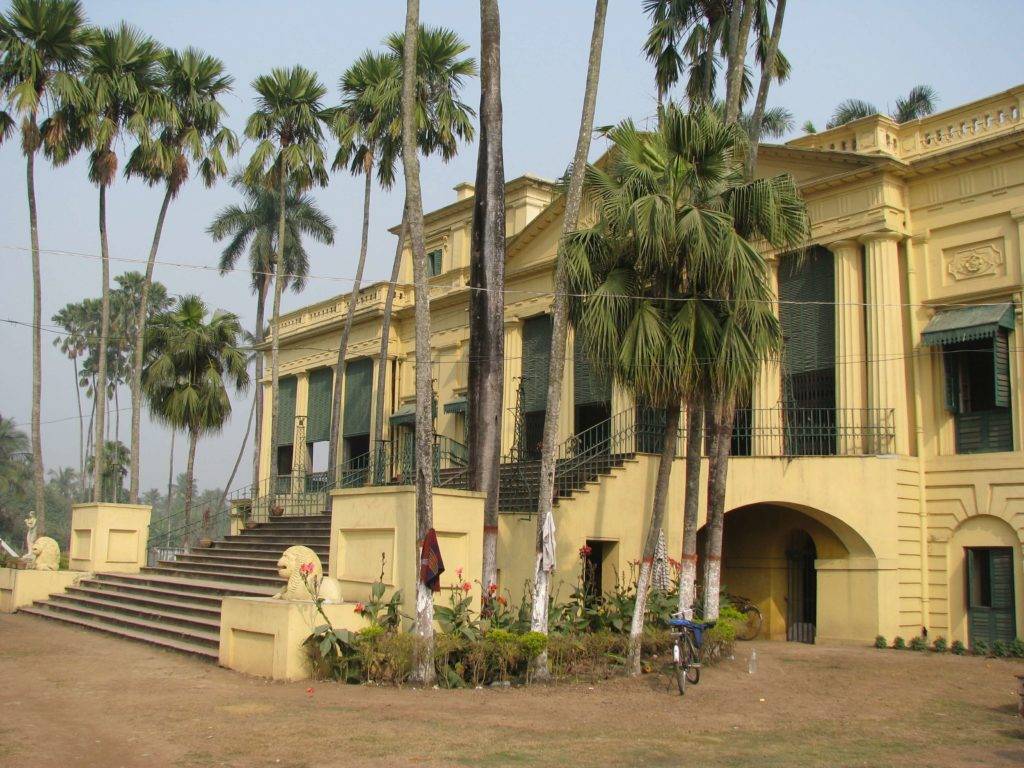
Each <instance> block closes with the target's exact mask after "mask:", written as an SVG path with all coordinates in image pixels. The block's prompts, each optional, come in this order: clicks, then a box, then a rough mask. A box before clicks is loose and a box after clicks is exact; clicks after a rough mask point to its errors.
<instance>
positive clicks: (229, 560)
mask: <svg viewBox="0 0 1024 768" xmlns="http://www.w3.org/2000/svg"><path fill="white" fill-rule="evenodd" d="M280 559H281V553H280V552H259V551H257V552H256V553H246V552H238V551H235V550H231V549H212V548H210V549H193V550H192V551H191V552H189V553H188V554H185V555H175V556H174V560H173V561H168V562H175V563H223V564H224V565H257V566H261V567H264V568H273V569H275V570H276V569H277V561H278V560H280ZM320 562H321V563H323V564H324V568H326V567H327V563H326V562H324V558H322V557H321V558H320Z"/></svg>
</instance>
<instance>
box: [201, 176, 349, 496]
mask: <svg viewBox="0 0 1024 768" xmlns="http://www.w3.org/2000/svg"><path fill="white" fill-rule="evenodd" d="M231 184H232V186H234V187H235V189H237V190H238V191H239V192H240V193H241V195H242V203H241V204H237V203H236V204H232V205H229V206H227V207H225V208H222V209H221V210H220V212H219V213H218V214H217V215H216V217H214V219H213V221H212V222H211V223H210V226H209V227H207V229H206V231H207V233H208V234H209V235H210V236H211V237H213V239H214V240H216V241H218V242H219V241H221V240H227V241H228V243H227V246H225V248H224V250H223V251H221V254H220V262H219V267H220V273H221V274H222V275H224V274H226V273H227V272H228V271H230V270H232V269H234V268H235V265H236V264H237V263H238V260H239V258H240V257H241V256H242V254H243V253H248V256H249V271H250V274H251V276H252V291H253V293H255V294H256V333H255V336H254V345H253V346H255V347H259V346H260V345H261V344H262V343H263V340H264V338H265V334H266V330H267V326H266V308H267V307H266V305H267V293H268V291H269V290H270V287H271V285H272V281H273V278H274V274H275V273H276V271H277V270H276V263H277V255H276V254H277V233H278V226H279V223H280V215H279V211H280V204H279V202H280V201H279V199H278V195H277V192H276V190H272V189H268V188H267V187H266V186H265V185H263V184H247V183H246V181H245V179H244V178H243V176H242V175H241V174H239V175H236V176H235V177H234V178H233V179H232V180H231ZM284 211H285V238H284V272H283V273H282V274H283V277H282V281H283V282H282V290H283V289H285V288H289V287H290V288H291V289H292V290H293V291H295V292H299V291H301V290H302V289H303V288H304V287H305V285H306V276H307V275H308V274H309V254H308V253H307V252H306V247H305V245H304V244H303V240H304V239H305V238H309V239H312V240H314V241H316V242H318V243H323V244H325V245H331V244H333V243H334V224H332V223H331V219H330V217H329V216H328V215H327V214H326V213H324V211H323V210H321V209H320V208H319V207H318V206H317V204H316V200H315V199H314V198H313V196H312V195H310V194H309V193H307V192H301V191H300V190H299V189H298V188H297V187H296V186H295V185H294V184H290V185H289V187H288V189H287V190H286V191H285V204H284ZM255 369H256V372H255V381H256V387H255V392H254V395H253V402H254V408H255V410H254V418H255V421H256V436H255V438H254V440H253V458H252V480H253V482H254V483H257V482H259V480H260V476H259V468H260V451H261V449H262V448H261V447H262V444H263V443H262V433H261V428H260V425H262V424H263V384H262V381H263V355H262V354H259V355H257V356H256V361H255Z"/></svg>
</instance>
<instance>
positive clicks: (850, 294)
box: [827, 240, 867, 455]
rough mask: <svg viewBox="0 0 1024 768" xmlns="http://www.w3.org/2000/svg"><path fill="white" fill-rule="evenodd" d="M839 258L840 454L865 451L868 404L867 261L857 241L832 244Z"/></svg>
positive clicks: (836, 291)
mask: <svg viewBox="0 0 1024 768" xmlns="http://www.w3.org/2000/svg"><path fill="white" fill-rule="evenodd" d="M827 247H828V249H829V250H830V251H832V253H833V255H834V256H835V302H836V410H837V417H838V418H837V421H838V428H839V435H838V437H839V446H838V448H839V452H840V453H841V454H843V455H851V454H855V453H859V452H860V451H861V450H863V449H864V447H865V446H864V441H863V426H864V425H863V416H862V414H863V409H864V407H865V405H866V403H867V390H866V371H865V368H866V366H865V362H864V358H865V357H866V349H865V347H866V340H865V330H864V258H863V254H862V252H861V244H860V243H859V242H857V241H856V240H840V241H838V242H835V243H830V244H829V245H828V246H827Z"/></svg>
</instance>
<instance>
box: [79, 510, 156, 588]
mask: <svg viewBox="0 0 1024 768" xmlns="http://www.w3.org/2000/svg"><path fill="white" fill-rule="evenodd" d="M151 512H152V507H149V506H147V505H144V504H106V503H100V504H75V505H74V506H73V507H72V509H71V548H70V550H69V552H68V564H69V565H70V566H71V567H72V568H73V569H76V570H81V571H92V572H94V573H138V571H139V569H140V568H142V567H143V566H144V565H146V543H147V541H148V539H149V519H150V514H151Z"/></svg>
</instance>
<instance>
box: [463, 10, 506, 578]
mask: <svg viewBox="0 0 1024 768" xmlns="http://www.w3.org/2000/svg"><path fill="white" fill-rule="evenodd" d="M501 133H502V112H501V23H500V17H499V12H498V3H497V0H480V151H479V154H478V157H477V166H476V198H475V201H474V206H473V231H472V250H471V252H470V267H469V269H470V276H469V282H470V287H471V291H470V295H469V328H470V332H469V382H468V383H469V386H468V392H469V466H470V487H471V488H473V489H474V490H477V491H482V492H483V493H484V494H485V495H486V497H485V500H484V546H483V573H482V581H483V583H484V584H485V585H488V584H494V583H497V580H498V564H497V545H498V493H499V482H498V481H499V472H500V466H501V411H502V395H503V389H504V365H505V293H504V288H505V166H504V151H503V147H502V135H501Z"/></svg>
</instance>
